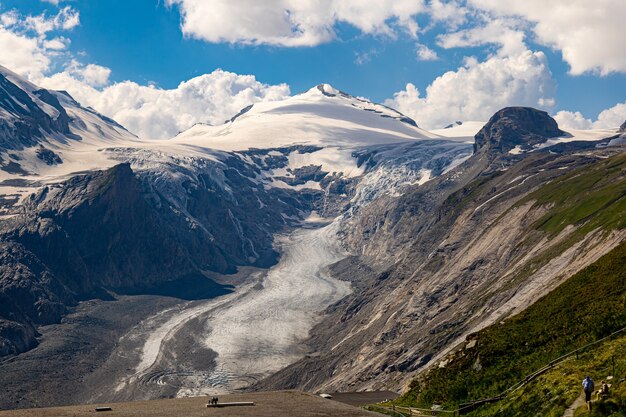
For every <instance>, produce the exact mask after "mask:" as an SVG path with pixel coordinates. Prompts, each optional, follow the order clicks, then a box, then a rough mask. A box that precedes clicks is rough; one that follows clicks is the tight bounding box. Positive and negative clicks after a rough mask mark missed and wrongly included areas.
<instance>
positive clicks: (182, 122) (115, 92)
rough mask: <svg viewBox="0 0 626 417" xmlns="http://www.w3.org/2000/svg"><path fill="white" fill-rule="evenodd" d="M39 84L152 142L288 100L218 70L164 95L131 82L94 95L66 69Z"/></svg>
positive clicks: (281, 91)
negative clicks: (256, 106)
mask: <svg viewBox="0 0 626 417" xmlns="http://www.w3.org/2000/svg"><path fill="white" fill-rule="evenodd" d="M87 69H88V67H85V68H84V70H87ZM99 71H100V70H98V71H96V72H99ZM87 72H90V71H88V70H87ZM83 76H84V74H83ZM40 84H42V86H44V87H46V88H50V89H57V90H67V91H68V92H69V93H70V94H71V95H72V96H74V98H75V99H76V100H78V101H79V102H80V103H81V104H82V105H85V106H91V107H93V108H94V109H96V110H98V111H99V112H101V113H102V114H105V115H107V116H109V117H112V118H113V119H115V120H116V121H117V122H119V123H121V124H122V125H123V126H125V127H126V128H127V129H129V130H130V131H131V132H133V133H135V134H137V135H138V136H139V137H143V138H154V139H160V138H169V137H172V136H174V135H176V134H177V133H178V132H180V131H183V130H185V129H188V128H190V127H191V126H193V125H194V124H195V123H199V122H204V123H212V124H221V123H223V122H224V121H225V120H227V119H229V118H231V117H232V116H233V115H235V114H236V113H237V112H238V111H239V110H241V109H242V108H244V107H246V106H247V105H249V104H252V103H256V102H259V101H269V100H279V99H283V98H285V97H287V96H289V94H290V91H289V87H288V86H287V85H285V84H280V85H266V84H262V83H260V82H259V81H257V80H256V78H255V77H254V76H252V75H238V74H234V73H232V72H227V71H222V70H216V71H213V72H212V73H210V74H205V75H202V76H199V77H196V78H192V79H191V80H189V81H185V82H183V83H181V84H180V85H179V86H178V87H177V88H175V89H170V90H166V89H161V88H157V87H155V86H143V85H139V84H137V83H134V82H131V81H125V82H122V83H118V84H113V85H111V86H108V87H106V88H104V89H102V90H99V89H96V88H93V86H92V85H88V84H87V83H86V82H85V81H81V80H79V79H78V77H77V76H76V73H75V72H74V73H72V70H71V69H70V71H65V72H63V73H58V74H55V75H53V76H52V77H49V78H47V79H43V80H41V81H40Z"/></svg>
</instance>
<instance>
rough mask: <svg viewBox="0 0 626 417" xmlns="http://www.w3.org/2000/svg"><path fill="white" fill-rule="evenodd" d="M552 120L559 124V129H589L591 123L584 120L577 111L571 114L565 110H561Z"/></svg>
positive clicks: (589, 120) (588, 120) (591, 125)
mask: <svg viewBox="0 0 626 417" xmlns="http://www.w3.org/2000/svg"><path fill="white" fill-rule="evenodd" d="M553 117H554V120H556V122H557V123H558V124H559V127H560V128H561V129H580V130H585V129H591V128H592V127H593V122H592V121H591V119H587V118H585V116H583V114H582V113H581V112H579V111H577V112H571V111H567V110H561V111H560V112H558V113H557V114H555V115H554V116H553Z"/></svg>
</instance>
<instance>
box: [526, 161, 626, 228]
mask: <svg viewBox="0 0 626 417" xmlns="http://www.w3.org/2000/svg"><path fill="white" fill-rule="evenodd" d="M625 196H626V153H622V154H619V155H616V156H614V157H612V158H608V159H606V160H604V161H601V162H599V163H595V164H592V165H589V166H586V167H584V168H581V169H577V170H574V171H572V172H571V173H568V174H566V175H564V176H563V177H559V178H558V179H556V180H555V181H552V182H551V183H549V184H547V185H545V186H543V187H541V188H540V189H539V190H537V191H535V192H533V193H531V194H529V195H528V196H526V197H525V198H524V199H522V200H521V201H520V202H519V203H518V204H524V203H526V202H528V201H534V202H535V206H547V207H550V210H549V211H548V213H546V214H545V215H544V216H543V217H542V218H541V219H539V220H538V221H537V222H536V224H535V225H534V227H535V228H536V229H539V230H543V231H545V232H548V233H550V234H552V235H556V234H558V233H560V232H561V231H563V229H565V227H567V226H569V225H581V226H582V227H581V228H580V229H579V230H578V232H577V233H578V234H579V235H585V234H587V233H588V232H590V231H592V230H595V229H598V228H601V229H604V230H614V229H623V228H624V227H626V198H624V197H625Z"/></svg>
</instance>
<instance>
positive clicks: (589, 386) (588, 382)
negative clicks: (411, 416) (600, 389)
mask: <svg viewBox="0 0 626 417" xmlns="http://www.w3.org/2000/svg"><path fill="white" fill-rule="evenodd" d="M583 390H584V391H585V402H586V403H587V409H588V410H589V411H591V394H592V393H593V379H591V378H589V375H586V376H585V379H583Z"/></svg>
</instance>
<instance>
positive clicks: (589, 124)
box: [554, 101, 626, 129]
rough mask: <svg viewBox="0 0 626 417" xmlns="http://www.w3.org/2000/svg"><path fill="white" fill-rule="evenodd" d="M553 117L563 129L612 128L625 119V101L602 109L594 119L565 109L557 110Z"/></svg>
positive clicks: (619, 124)
mask: <svg viewBox="0 0 626 417" xmlns="http://www.w3.org/2000/svg"><path fill="white" fill-rule="evenodd" d="M554 118H555V119H556V121H557V123H558V124H559V126H560V127H561V128H563V129H614V128H617V127H620V126H621V125H622V123H624V121H626V101H625V102H623V103H618V104H616V105H615V106H613V107H610V108H608V109H605V110H602V111H601V112H600V114H599V115H598V118H597V119H596V120H595V121H592V120H591V119H588V118H586V117H585V116H583V115H582V114H581V113H580V112H571V111H567V110H562V111H560V112H558V113H557V114H556V115H555V116H554Z"/></svg>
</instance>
